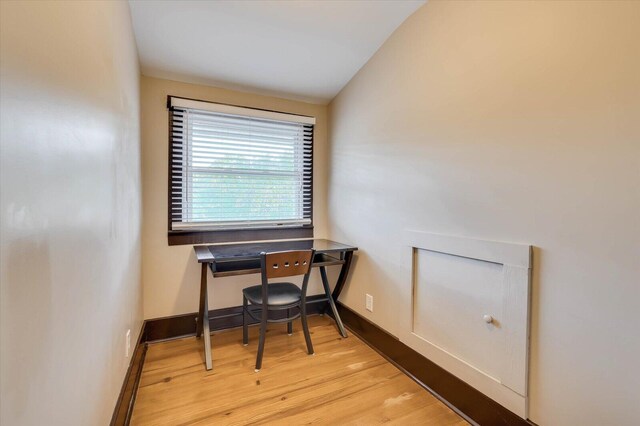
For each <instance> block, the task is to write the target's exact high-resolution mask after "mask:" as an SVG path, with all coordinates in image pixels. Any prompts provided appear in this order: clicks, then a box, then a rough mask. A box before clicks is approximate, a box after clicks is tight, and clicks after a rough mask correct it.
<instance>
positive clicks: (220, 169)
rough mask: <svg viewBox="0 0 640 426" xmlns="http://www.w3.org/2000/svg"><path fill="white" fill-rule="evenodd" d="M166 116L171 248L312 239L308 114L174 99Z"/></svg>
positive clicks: (311, 132) (311, 140) (312, 122)
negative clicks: (221, 242) (168, 148)
mask: <svg viewBox="0 0 640 426" xmlns="http://www.w3.org/2000/svg"><path fill="white" fill-rule="evenodd" d="M169 114H170V133H171V135H170V154H169V155H170V161H169V167H170V188H169V218H170V221H169V240H170V241H169V242H170V244H171V243H172V236H176V238H174V240H176V241H174V243H176V242H177V241H180V242H182V243H197V242H219V241H240V240H248V239H267V238H268V239H273V238H295V237H309V236H313V229H312V194H313V191H312V168H313V125H314V123H315V119H314V118H313V117H306V116H299V115H292V114H285V113H280V112H272V111H265V110H257V109H251V108H243V107H237V106H231V105H223V104H215V103H209V102H201V101H193V100H188V99H183V98H177V97H169ZM243 231H244V232H243ZM274 231H276V232H275V233H274ZM195 234H199V237H198V238H195V239H194V238H193V237H194V235H195ZM205 234H206V237H205ZM186 235H188V236H189V238H186V239H185V238H184V237H185V236H186ZM180 236H182V238H181V237H180ZM180 242H177V243H180Z"/></svg>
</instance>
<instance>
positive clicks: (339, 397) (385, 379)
mask: <svg viewBox="0 0 640 426" xmlns="http://www.w3.org/2000/svg"><path fill="white" fill-rule="evenodd" d="M309 326H310V328H311V333H312V334H311V338H312V340H313V344H314V348H315V352H316V354H315V355H314V356H308V355H307V354H306V350H305V344H304V337H303V334H302V330H301V327H300V321H296V322H294V334H293V336H287V334H286V325H285V324H269V329H268V331H267V340H266V344H265V355H264V360H263V366H262V370H261V371H260V372H259V373H255V372H254V363H255V355H256V350H257V341H258V339H257V333H258V329H257V328H256V327H251V328H250V341H249V346H246V347H244V346H242V330H241V329H234V330H229V331H224V332H217V333H214V335H213V336H212V346H213V363H214V364H213V370H212V371H209V372H207V371H206V370H205V369H204V363H203V354H202V342H201V341H199V340H196V339H195V337H190V338H184V339H180V340H173V341H169V342H163V343H156V344H152V345H150V346H149V349H148V352H147V357H146V361H145V365H144V369H143V373H142V379H141V382H140V388H139V390H138V395H137V398H136V403H135V407H134V411H133V419H132V424H133V425H192V424H200V425H203V424H215V425H244V424H276V425H302V424H327V425H347V424H354V425H372V424H378V423H390V424H401V425H459V426H461V425H466V424H467V423H466V422H465V421H464V420H463V419H462V418H461V417H459V416H458V415H457V414H455V413H454V412H453V411H451V410H450V409H449V408H448V407H446V406H445V405H444V404H443V403H442V402H440V401H438V400H437V399H436V398H435V397H433V396H432V395H431V394H430V393H428V392H427V391H425V390H424V389H422V388H421V387H420V386H418V385H417V384H416V383H415V382H414V381H412V380H411V379H410V378H409V377H407V376H406V375H404V374H403V373H402V372H401V371H400V370H398V369H397V368H396V367H394V366H393V365H392V364H390V363H388V362H387V361H386V360H385V359H384V358H382V357H381V356H380V355H379V354H378V353H376V352H375V351H374V350H373V349H371V348H369V347H368V346H367V345H366V344H365V343H363V342H362V341H361V340H359V339H358V338H357V337H356V336H354V335H353V334H351V333H350V334H349V337H348V338H347V339H342V338H340V336H339V334H338V333H337V331H336V328H335V326H334V324H333V322H332V321H331V320H330V319H329V318H327V317H320V316H312V317H310V318H309Z"/></svg>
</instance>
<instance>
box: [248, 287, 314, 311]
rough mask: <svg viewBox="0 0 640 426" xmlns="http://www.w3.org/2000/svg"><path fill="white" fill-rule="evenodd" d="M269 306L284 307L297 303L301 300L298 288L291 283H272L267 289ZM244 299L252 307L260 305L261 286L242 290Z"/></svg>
mask: <svg viewBox="0 0 640 426" xmlns="http://www.w3.org/2000/svg"><path fill="white" fill-rule="evenodd" d="M268 292H269V306H286V305H291V304H294V303H298V302H299V301H300V299H301V298H302V292H301V291H300V287H298V286H297V285H295V284H293V283H272V284H269V287H268ZM242 293H243V294H244V297H246V298H247V300H248V301H249V302H251V303H252V304H254V305H262V285H254V286H253V287H247V288H245V289H243V290H242Z"/></svg>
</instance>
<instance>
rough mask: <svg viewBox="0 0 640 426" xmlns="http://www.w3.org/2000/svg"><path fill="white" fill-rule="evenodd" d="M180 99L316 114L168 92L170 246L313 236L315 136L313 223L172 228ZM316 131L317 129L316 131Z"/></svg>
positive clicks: (277, 113)
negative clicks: (175, 116) (175, 103)
mask: <svg viewBox="0 0 640 426" xmlns="http://www.w3.org/2000/svg"><path fill="white" fill-rule="evenodd" d="M172 98H174V99H178V100H180V101H184V104H188V103H190V102H192V103H194V104H196V103H206V104H212V105H214V106H216V107H221V108H229V109H230V110H232V109H236V108H237V109H240V108H242V109H249V110H255V111H260V112H263V113H265V115H268V114H274V115H279V114H283V115H287V116H291V115H292V116H296V117H299V118H301V119H305V118H306V119H310V120H311V119H312V120H314V121H315V118H314V117H309V116H303V115H300V114H295V113H288V112H284V111H274V110H268V109H262V108H254V107H249V106H243V105H233V104H224V103H219V102H212V101H206V100H198V99H190V98H185V97H181V96H174V95H167V110H168V114H167V137H168V140H169V143H168V148H169V149H168V155H167V160H168V161H167V169H168V175H167V240H168V244H169V245H170V246H172V245H184V244H206V243H227V242H242V241H262V240H280V239H296V238H313V236H314V235H313V229H314V222H313V204H314V203H313V198H314V197H313V195H314V194H313V192H314V191H313V175H314V164H313V163H314V143H313V140H312V143H311V167H310V172H311V186H310V195H309V197H310V202H311V212H310V219H311V223H310V224H308V225H301V226H282V227H273V226H269V227H255V228H239V229H217V230H190V229H185V230H173V229H171V224H172V212H171V205H172V194H171V187H172V167H171V166H172V153H173V146H174V141H173V138H172V133H171V129H172V119H171V114H172V106H171V99H172ZM314 133H315V131H314Z"/></svg>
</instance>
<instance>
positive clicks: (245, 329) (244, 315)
mask: <svg viewBox="0 0 640 426" xmlns="http://www.w3.org/2000/svg"><path fill="white" fill-rule="evenodd" d="M247 309H249V304H248V302H247V298H246V297H245V296H244V294H243V295H242V344H243V345H245V346H247V345H248V344H249V325H248V324H247V322H248V321H249V318H248V316H249V313H248V312H247Z"/></svg>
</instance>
